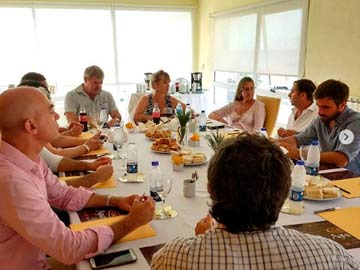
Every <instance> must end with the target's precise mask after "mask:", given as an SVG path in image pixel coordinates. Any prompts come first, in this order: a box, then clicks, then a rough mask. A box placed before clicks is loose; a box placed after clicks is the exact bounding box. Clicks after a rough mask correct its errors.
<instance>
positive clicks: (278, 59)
mask: <svg viewBox="0 0 360 270" xmlns="http://www.w3.org/2000/svg"><path fill="white" fill-rule="evenodd" d="M214 17H215V21H214V25H215V26H214V29H215V30H214V31H215V33H214V72H215V76H214V78H215V91H216V86H217V85H218V83H219V82H221V81H218V80H217V79H218V78H223V77H224V76H228V79H227V81H230V82H231V83H230V84H229V89H233V88H234V84H236V82H237V81H238V80H237V81H236V82H233V79H232V78H233V77H234V75H233V73H234V72H235V73H237V74H238V76H237V79H241V77H243V76H245V75H247V76H248V75H251V77H253V78H255V80H256V85H257V87H261V88H263V89H272V91H276V90H278V89H290V88H291V85H292V83H293V81H295V80H297V79H298V78H299V77H302V76H303V74H304V57H305V56H304V54H305V45H304V44H305V36H306V35H305V33H306V21H307V1H306V0H292V1H280V2H279V1H277V2H270V3H266V4H263V5H257V6H253V7H249V8H244V9H241V10H237V11H233V12H230V13H223V14H221V13H220V14H215V15H214ZM219 73H222V74H221V75H220V76H219ZM224 73H225V74H224ZM226 73H227V75H226ZM225 80H226V79H225Z"/></svg>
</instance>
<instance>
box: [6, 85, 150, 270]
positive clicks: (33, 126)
mask: <svg viewBox="0 0 360 270" xmlns="http://www.w3.org/2000/svg"><path fill="white" fill-rule="evenodd" d="M0 115H1V118H0V130H1V132H2V141H1V147H0V265H2V266H3V267H5V268H6V269H17V270H20V269H46V268H47V267H48V265H47V263H46V254H48V255H50V256H52V257H54V258H55V259H57V260H59V261H61V262H63V263H65V264H74V263H77V262H79V261H80V260H82V259H84V258H88V257H92V256H94V255H96V254H97V253H100V252H103V251H104V250H106V249H107V248H108V247H109V246H110V245H111V243H113V242H115V241H117V240H118V239H120V238H122V237H123V236H125V235H126V234H128V233H129V232H130V231H132V230H134V229H135V228H137V227H139V226H141V225H144V224H146V223H147V222H149V221H151V220H152V218H153V216H154V210H155V206H154V202H153V200H152V199H151V198H149V197H147V196H144V197H143V198H141V200H140V198H139V196H137V195H132V196H129V197H107V196H103V195H99V194H95V193H93V192H92V191H88V190H85V189H82V188H79V189H78V188H73V187H69V186H66V185H65V184H63V183H61V182H60V181H58V179H57V177H55V176H54V175H53V174H52V173H51V171H50V170H49V169H48V167H47V166H46V164H45V162H44V161H43V160H42V159H41V158H40V157H39V153H40V151H41V149H42V148H43V147H44V146H45V145H46V144H47V143H48V142H50V141H51V140H53V139H55V138H56V137H57V136H59V133H58V126H57V123H56V120H57V119H58V118H59V115H58V114H56V113H55V112H54V110H53V105H52V104H51V103H50V102H49V101H48V100H47V98H46V97H45V95H44V94H42V93H41V92H40V91H38V90H36V89H34V88H15V89H11V90H7V91H5V92H3V93H2V94H1V95H0ZM107 205H110V206H115V207H118V208H121V209H123V210H125V211H129V214H128V215H127V216H126V217H125V218H124V219H123V220H122V221H120V222H118V223H114V224H113V225H111V226H99V227H94V228H92V229H88V230H85V231H82V232H73V231H71V230H70V229H69V228H67V227H65V225H64V224H63V223H62V222H61V221H60V220H59V219H58V217H57V216H56V214H55V213H54V212H53V211H52V209H51V206H52V207H56V208H60V209H64V210H70V211H78V210H80V209H82V208H84V207H101V206H107Z"/></svg>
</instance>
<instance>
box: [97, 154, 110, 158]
mask: <svg viewBox="0 0 360 270" xmlns="http://www.w3.org/2000/svg"><path fill="white" fill-rule="evenodd" d="M108 154H109V153H104V154H100V155H97V158H100V157H103V156H106V155H108Z"/></svg>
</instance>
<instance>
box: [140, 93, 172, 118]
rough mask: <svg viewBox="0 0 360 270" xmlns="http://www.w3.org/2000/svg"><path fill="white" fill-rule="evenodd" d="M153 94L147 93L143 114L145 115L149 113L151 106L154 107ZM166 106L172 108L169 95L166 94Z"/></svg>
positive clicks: (151, 109) (150, 112)
mask: <svg viewBox="0 0 360 270" xmlns="http://www.w3.org/2000/svg"><path fill="white" fill-rule="evenodd" d="M152 98H153V96H152V95H148V105H147V106H146V109H145V112H144V114H146V115H151V114H152V111H153V108H154V104H153V99H152ZM165 104H166V107H169V108H172V104H171V98H170V96H169V95H167V96H166V101H165Z"/></svg>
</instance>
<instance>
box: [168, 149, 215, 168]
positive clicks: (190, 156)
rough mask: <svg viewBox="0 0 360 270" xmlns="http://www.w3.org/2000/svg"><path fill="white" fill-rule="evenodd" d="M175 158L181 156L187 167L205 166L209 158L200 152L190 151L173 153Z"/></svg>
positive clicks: (183, 150) (182, 150)
mask: <svg viewBox="0 0 360 270" xmlns="http://www.w3.org/2000/svg"><path fill="white" fill-rule="evenodd" d="M171 155H173V156H181V157H182V158H183V159H184V165H185V166H197V165H202V164H205V163H206V162H208V161H209V158H208V157H207V156H206V155H205V154H204V153H200V152H193V151H191V150H190V149H181V150H180V151H171Z"/></svg>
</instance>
